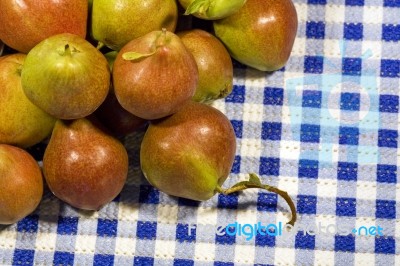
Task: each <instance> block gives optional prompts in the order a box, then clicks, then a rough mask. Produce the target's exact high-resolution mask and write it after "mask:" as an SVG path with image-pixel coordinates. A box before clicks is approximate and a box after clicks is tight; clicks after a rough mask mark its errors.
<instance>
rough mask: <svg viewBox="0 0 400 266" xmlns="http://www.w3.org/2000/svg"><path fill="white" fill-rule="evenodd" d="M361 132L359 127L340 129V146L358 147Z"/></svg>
mask: <svg viewBox="0 0 400 266" xmlns="http://www.w3.org/2000/svg"><path fill="white" fill-rule="evenodd" d="M359 135H360V131H359V129H358V127H340V128H339V144H342V145H358V138H359Z"/></svg>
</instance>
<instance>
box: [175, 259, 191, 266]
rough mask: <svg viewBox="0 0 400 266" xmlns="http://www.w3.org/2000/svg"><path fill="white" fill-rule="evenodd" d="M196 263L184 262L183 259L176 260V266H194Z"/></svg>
mask: <svg viewBox="0 0 400 266" xmlns="http://www.w3.org/2000/svg"><path fill="white" fill-rule="evenodd" d="M193 265H194V261H192V260H183V259H174V266H193Z"/></svg>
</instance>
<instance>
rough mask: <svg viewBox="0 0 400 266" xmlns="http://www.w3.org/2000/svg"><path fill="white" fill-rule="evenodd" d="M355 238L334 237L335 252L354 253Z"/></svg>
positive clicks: (350, 236)
mask: <svg viewBox="0 0 400 266" xmlns="http://www.w3.org/2000/svg"><path fill="white" fill-rule="evenodd" d="M355 242H356V241H355V237H354V236H352V235H348V236H339V235H337V236H335V251H344V252H354V251H355V247H356V244H355Z"/></svg>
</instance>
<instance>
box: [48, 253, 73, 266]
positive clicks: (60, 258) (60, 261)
mask: <svg viewBox="0 0 400 266" xmlns="http://www.w3.org/2000/svg"><path fill="white" fill-rule="evenodd" d="M53 265H65V266H69V265H74V254H73V253H69V252H59V251H56V252H54V260H53Z"/></svg>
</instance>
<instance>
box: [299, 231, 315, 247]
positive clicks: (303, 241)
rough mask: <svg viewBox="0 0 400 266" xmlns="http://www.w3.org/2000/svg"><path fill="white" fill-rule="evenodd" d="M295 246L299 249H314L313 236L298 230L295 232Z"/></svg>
mask: <svg viewBox="0 0 400 266" xmlns="http://www.w3.org/2000/svg"><path fill="white" fill-rule="evenodd" d="M295 248H300V249H314V248H315V236H312V235H309V234H304V232H302V231H300V232H298V233H297V234H296V240H295Z"/></svg>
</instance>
